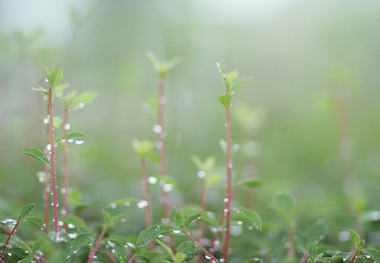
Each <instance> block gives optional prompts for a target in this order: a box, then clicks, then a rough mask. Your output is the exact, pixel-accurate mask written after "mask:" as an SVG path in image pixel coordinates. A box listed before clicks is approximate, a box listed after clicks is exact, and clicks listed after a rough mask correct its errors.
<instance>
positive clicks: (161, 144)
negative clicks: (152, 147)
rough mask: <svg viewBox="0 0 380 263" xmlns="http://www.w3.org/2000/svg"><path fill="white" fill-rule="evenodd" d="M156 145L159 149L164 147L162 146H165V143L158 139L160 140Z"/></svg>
mask: <svg viewBox="0 0 380 263" xmlns="http://www.w3.org/2000/svg"><path fill="white" fill-rule="evenodd" d="M156 147H157V149H162V147H164V143H163V142H161V141H158V142H156Z"/></svg>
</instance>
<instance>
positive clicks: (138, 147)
mask: <svg viewBox="0 0 380 263" xmlns="http://www.w3.org/2000/svg"><path fill="white" fill-rule="evenodd" d="M132 146H133V149H134V150H135V152H136V154H137V155H138V156H139V157H140V158H144V157H147V156H149V154H151V151H152V150H153V149H154V144H153V143H152V142H151V141H147V140H143V141H140V140H137V139H134V140H133V141H132Z"/></svg>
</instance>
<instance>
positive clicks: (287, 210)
mask: <svg viewBox="0 0 380 263" xmlns="http://www.w3.org/2000/svg"><path fill="white" fill-rule="evenodd" d="M273 208H274V209H275V211H276V212H277V213H278V214H279V215H280V216H281V217H282V218H283V219H284V221H285V223H286V224H287V225H291V224H292V223H293V221H294V219H295V216H296V208H295V204H294V201H293V199H292V198H291V197H290V196H289V195H287V194H283V193H281V194H278V195H277V196H276V197H275V200H274V207H273Z"/></svg>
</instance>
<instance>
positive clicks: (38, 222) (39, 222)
mask: <svg viewBox="0 0 380 263" xmlns="http://www.w3.org/2000/svg"><path fill="white" fill-rule="evenodd" d="M23 221H24V222H28V223H30V224H33V225H35V226H37V227H38V228H40V229H44V228H45V223H44V220H43V219H42V218H41V217H39V216H26V217H24V218H23Z"/></svg>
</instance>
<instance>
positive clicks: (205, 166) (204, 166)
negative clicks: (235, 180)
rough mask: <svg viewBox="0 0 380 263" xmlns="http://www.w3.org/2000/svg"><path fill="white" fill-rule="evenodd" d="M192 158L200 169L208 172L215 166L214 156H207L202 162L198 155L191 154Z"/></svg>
mask: <svg viewBox="0 0 380 263" xmlns="http://www.w3.org/2000/svg"><path fill="white" fill-rule="evenodd" d="M191 160H192V161H193V163H194V164H195V166H196V167H197V168H198V169H199V170H200V171H204V172H206V173H208V172H210V171H211V170H212V169H213V168H214V166H215V158H214V157H212V156H210V157H207V158H206V160H204V161H203V162H202V161H201V159H199V157H198V156H196V155H193V156H191Z"/></svg>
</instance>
